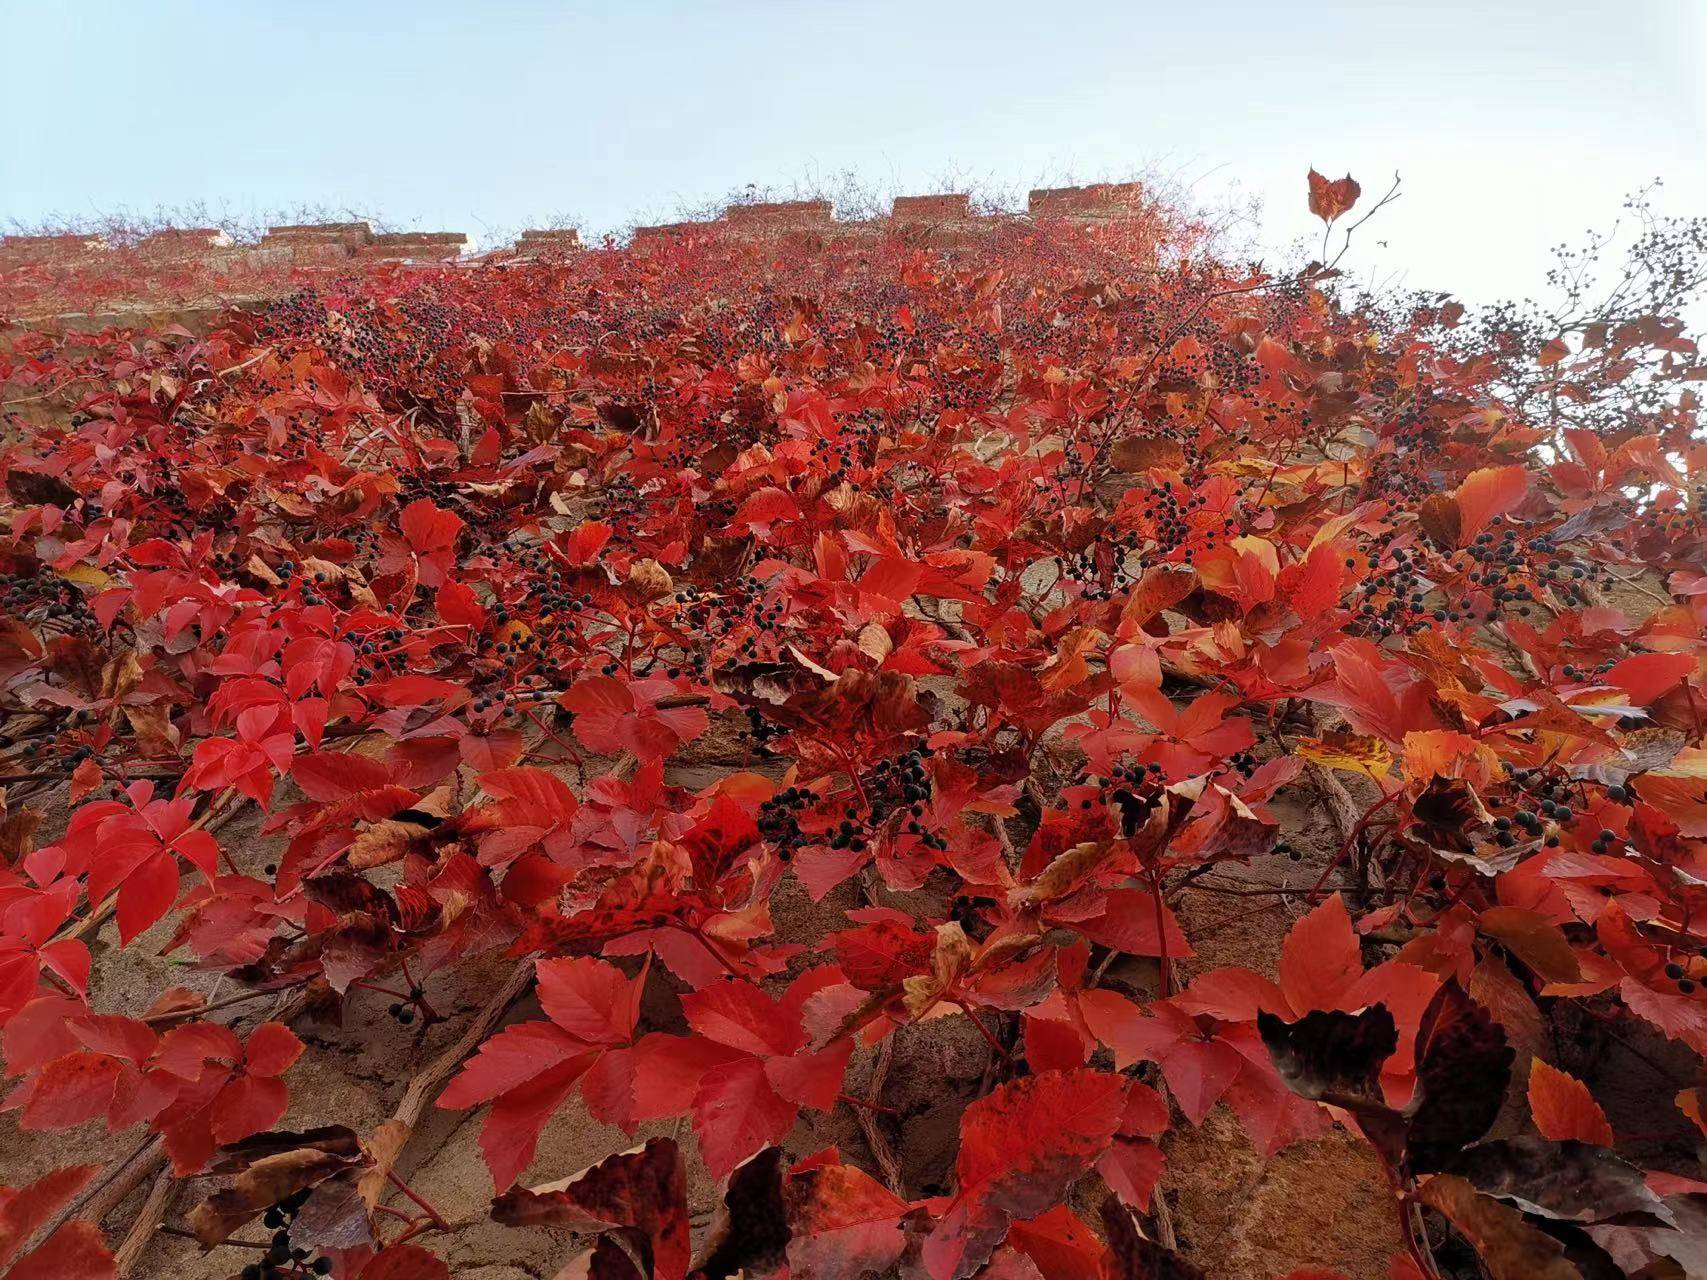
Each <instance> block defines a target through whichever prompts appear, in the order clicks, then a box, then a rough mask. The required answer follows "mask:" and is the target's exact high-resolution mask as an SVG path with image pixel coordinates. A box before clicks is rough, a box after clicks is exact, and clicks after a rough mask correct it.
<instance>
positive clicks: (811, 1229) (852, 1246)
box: [782, 1164, 908, 1280]
mask: <svg viewBox="0 0 1707 1280" xmlns="http://www.w3.org/2000/svg"><path fill="white" fill-rule="evenodd" d="M782 1194H783V1202H784V1205H785V1208H786V1210H787V1214H788V1226H789V1231H790V1238H789V1242H788V1266H789V1275H790V1276H791V1277H792V1278H793V1280H859V1278H860V1277H861V1276H863V1275H865V1274H866V1273H867V1272H876V1273H878V1274H883V1273H884V1272H886V1271H887V1270H888V1269H889V1268H890V1267H891V1266H893V1265H894V1263H895V1261H896V1259H897V1258H899V1257H900V1256H901V1251H902V1249H904V1248H905V1247H906V1243H907V1241H906V1237H905V1236H904V1235H903V1234H902V1232H901V1215H902V1214H904V1213H906V1212H907V1207H908V1206H907V1202H906V1201H905V1200H902V1199H901V1198H900V1197H899V1196H897V1195H895V1194H894V1192H892V1191H890V1190H889V1189H888V1188H887V1187H885V1186H884V1185H883V1184H882V1183H880V1182H878V1181H877V1179H875V1178H873V1177H872V1176H871V1175H870V1174H868V1173H866V1172H864V1171H863V1170H861V1169H856V1168H855V1167H854V1166H852V1165H847V1164H824V1165H816V1166H814V1167H812V1168H810V1169H804V1170H801V1171H799V1172H796V1173H793V1174H791V1175H790V1176H789V1178H788V1180H787V1181H786V1182H785V1183H784V1184H783V1191H782Z"/></svg>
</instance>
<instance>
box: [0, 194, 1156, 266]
mask: <svg viewBox="0 0 1707 1280" xmlns="http://www.w3.org/2000/svg"><path fill="white" fill-rule="evenodd" d="M1145 211H1146V205H1145V202H1144V197H1143V191H1142V188H1141V187H1140V186H1139V185H1138V184H1137V183H1097V184H1094V185H1091V186H1086V187H1054V188H1042V189H1039V190H1036V191H1033V192H1031V194H1030V198H1029V199H1028V200H1027V205H1026V213H1025V214H1024V215H1018V216H1017V217H1016V215H1011V214H993V215H978V214H974V213H973V212H972V207H971V198H970V197H969V196H967V195H966V194H965V193H963V192H947V193H940V194H935V195H919V196H898V197H896V199H895V202H894V205H893V207H892V209H891V211H890V213H889V214H888V216H886V217H882V218H877V219H874V220H872V221H868V222H840V221H837V220H836V217H835V212H834V210H833V209H832V208H831V206H830V202H829V201H827V200H785V201H774V202H765V203H754V204H737V205H731V206H729V207H728V208H727V209H725V210H724V212H723V214H722V216H720V217H718V218H714V219H711V220H710V221H707V222H675V223H664V224H660V225H657V226H646V227H637V228H635V231H634V236H633V239H632V244H633V245H634V247H635V248H637V249H641V250H645V249H647V248H648V247H649V246H657V245H660V244H665V243H669V242H671V241H673V240H676V239H678V238H680V237H683V236H689V235H693V236H730V237H734V238H736V239H754V238H763V237H770V236H783V237H798V236H804V237H806V238H807V240H808V242H810V241H812V240H822V239H827V238H831V237H834V238H837V239H841V238H859V237H876V236H879V235H882V234H884V233H885V232H887V231H890V230H893V231H895V232H898V233H900V234H903V235H907V236H909V237H919V238H920V239H921V240H923V241H925V242H928V243H931V244H935V245H938V246H940V247H954V246H959V245H966V244H970V243H973V242H974V241H976V240H977V239H978V238H980V237H981V236H983V235H985V234H987V233H988V232H989V231H991V230H992V229H996V228H1000V227H1004V226H1012V225H1014V224H1015V223H1016V222H1020V223H1023V222H1024V221H1026V220H1027V219H1030V220H1038V219H1047V220H1068V221H1074V222H1078V223H1082V224H1084V225H1085V226H1087V227H1089V226H1095V225H1098V224H1106V223H1111V222H1117V221H1121V220H1126V219H1133V218H1138V217H1141V216H1143V215H1144V213H1145ZM470 248H471V243H470V241H469V238H468V237H467V236H466V235H464V234H463V233H462V232H459V231H406V232H398V233H395V234H375V233H374V230H373V228H372V227H370V226H369V225H368V224H367V223H365V222H323V223H306V224H299V225H293V226H280V227H269V228H268V229H267V233H266V235H264V236H263V237H262V238H261V239H260V241H259V242H258V243H255V244H250V245H236V244H233V243H232V241H231V238H230V237H229V236H228V235H226V234H225V233H224V232H223V231H221V230H220V229H219V228H218V227H186V228H174V229H169V230H165V231H160V232H156V233H155V234H153V235H150V236H147V237H145V238H144V239H142V240H141V241H138V242H136V243H135V244H132V245H129V246H127V247H126V248H125V249H124V250H123V252H124V253H127V254H137V255H140V256H141V257H142V258H143V259H144V260H146V261H148V262H157V263H160V264H161V265H162V267H169V268H172V269H177V268H179V267H188V266H194V265H197V264H198V263H199V264H201V265H205V266H207V267H210V268H212V269H214V270H216V271H219V272H220V273H222V274H229V273H239V272H241V271H242V270H244V269H245V268H254V269H257V270H258V271H271V272H273V273H274V274H275V275H277V274H278V273H279V271H280V270H285V271H295V270H298V269H338V268H340V267H348V266H354V265H356V264H358V263H361V262H404V263H434V262H442V263H449V262H455V261H458V260H461V259H464V258H466V257H467V256H468V254H469V250H470ZM584 251H585V246H584V245H583V244H582V243H581V237H580V235H579V233H578V232H576V231H574V230H573V229H561V228H558V229H539V230H530V231H524V232H523V233H522V234H521V236H520V237H519V238H518V239H517V240H516V243H515V244H514V245H513V246H510V247H508V248H503V249H493V250H489V251H487V253H485V254H483V255H482V259H481V260H485V259H505V258H512V259H521V260H525V259H535V258H549V257H564V256H568V255H571V254H575V253H580V252H584ZM116 252H119V250H117V249H115V247H114V246H111V245H108V244H107V243H106V242H105V241H104V240H102V239H101V238H100V237H98V236H87V235H53V236H0V283H3V277H4V275H5V273H7V272H10V271H32V270H36V269H42V268H46V269H48V270H59V269H66V268H69V269H72V270H73V271H74V270H75V269H76V268H77V267H79V266H92V267H93V266H99V265H100V262H101V258H100V256H99V255H104V254H112V253H116Z"/></svg>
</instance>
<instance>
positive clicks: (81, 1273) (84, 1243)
mask: <svg viewBox="0 0 1707 1280" xmlns="http://www.w3.org/2000/svg"><path fill="white" fill-rule="evenodd" d="M117 1275H118V1268H117V1267H116V1266H114V1265H113V1255H112V1254H111V1253H109V1252H108V1251H107V1244H106V1240H105V1239H104V1238H103V1237H102V1235H101V1229H100V1228H99V1227H97V1226H96V1225H95V1224H94V1223H92V1222H68V1223H66V1224H65V1225H64V1226H63V1227H61V1228H60V1229H59V1230H58V1231H55V1232H54V1233H53V1234H52V1235H51V1236H49V1237H48V1238H47V1241H46V1242H45V1243H44V1244H42V1245H41V1247H40V1248H36V1249H32V1250H30V1252H28V1253H26V1254H25V1255H24V1256H23V1257H22V1258H20V1259H18V1261H17V1262H16V1263H15V1264H13V1266H12V1269H11V1270H10V1271H8V1272H7V1273H6V1280H70V1278H71V1277H73V1276H75V1277H76V1280H115V1277H117Z"/></svg>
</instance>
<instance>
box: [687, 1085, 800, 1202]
mask: <svg viewBox="0 0 1707 1280" xmlns="http://www.w3.org/2000/svg"><path fill="white" fill-rule="evenodd" d="M798 1114H799V1108H797V1107H796V1106H795V1105H794V1103H792V1102H789V1101H788V1100H787V1099H786V1098H783V1097H781V1096H779V1095H778V1094H777V1092H776V1090H775V1089H773V1088H772V1087H771V1084H770V1080H769V1079H768V1077H767V1076H766V1074H765V1064H764V1063H762V1062H760V1061H759V1060H758V1059H757V1058H738V1059H736V1060H735V1061H734V1062H726V1063H724V1064H723V1065H721V1066H716V1067H713V1068H711V1070H709V1071H707V1072H706V1073H705V1074H704V1075H703V1076H701V1077H700V1081H699V1087H698V1089H696V1090H695V1091H694V1097H693V1130H694V1132H695V1133H696V1134H698V1135H699V1152H700V1155H701V1156H702V1157H703V1158H704V1159H705V1167H706V1169H707V1170H709V1171H710V1173H711V1176H712V1177H713V1178H719V1179H721V1178H726V1177H728V1176H729V1174H730V1173H731V1172H733V1171H734V1169H735V1166H736V1165H738V1164H740V1163H741V1162H742V1161H743V1160H745V1159H746V1158H747V1157H748V1156H750V1155H752V1154H754V1153H755V1152H757V1151H758V1150H760V1149H761V1148H763V1147H768V1146H773V1145H775V1144H776V1143H779V1142H781V1141H782V1140H783V1139H784V1138H785V1137H787V1136H788V1131H789V1130H790V1129H792V1128H793V1127H794V1121H795V1117H796V1116H797V1115H798Z"/></svg>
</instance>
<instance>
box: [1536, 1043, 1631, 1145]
mask: <svg viewBox="0 0 1707 1280" xmlns="http://www.w3.org/2000/svg"><path fill="white" fill-rule="evenodd" d="M1529 1113H1530V1115H1532V1116H1534V1117H1535V1127H1536V1128H1537V1129H1538V1130H1540V1132H1541V1136H1542V1137H1543V1138H1547V1139H1549V1140H1550V1141H1553V1142H1566V1141H1569V1140H1571V1139H1575V1140H1576V1141H1578V1142H1591V1143H1593V1144H1594V1145H1596V1146H1599V1147H1610V1146H1611V1145H1612V1126H1611V1125H1610V1124H1608V1123H1607V1122H1606V1112H1604V1111H1602V1110H1601V1108H1600V1104H1599V1103H1598V1102H1596V1101H1595V1100H1594V1095H1593V1094H1591V1093H1590V1092H1589V1091H1588V1086H1587V1085H1585V1084H1583V1082H1582V1081H1581V1080H1578V1079H1577V1078H1576V1077H1575V1076H1571V1075H1567V1074H1566V1073H1565V1072H1563V1071H1560V1070H1559V1069H1558V1068H1557V1067H1552V1066H1549V1065H1548V1064H1547V1063H1545V1062H1543V1061H1541V1059H1540V1058H1536V1059H1535V1060H1534V1061H1533V1062H1532V1063H1531V1064H1530V1068H1529Z"/></svg>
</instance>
